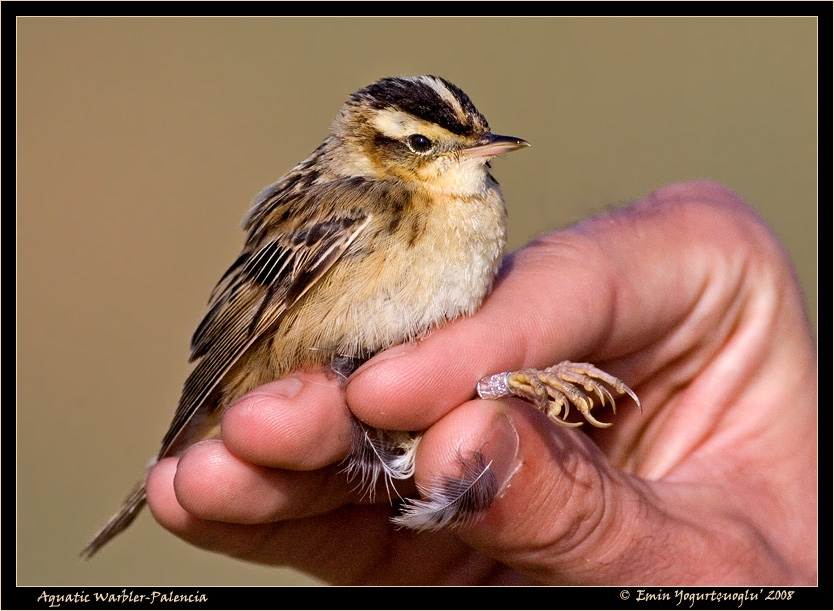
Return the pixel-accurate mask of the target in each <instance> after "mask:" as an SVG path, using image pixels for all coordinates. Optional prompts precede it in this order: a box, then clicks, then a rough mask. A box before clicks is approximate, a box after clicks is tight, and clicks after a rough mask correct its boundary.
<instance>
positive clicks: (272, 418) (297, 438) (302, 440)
mask: <svg viewBox="0 0 834 611" xmlns="http://www.w3.org/2000/svg"><path fill="white" fill-rule="evenodd" d="M349 420H350V413H349V411H348V410H347V408H346V407H345V402H344V396H343V393H342V390H341V388H340V387H339V383H338V381H337V380H336V379H333V378H331V377H328V376H326V375H325V374H323V373H294V374H292V375H291V376H288V377H286V378H284V379H282V380H278V381H277V382H271V383H269V384H265V385H264V386H261V387H259V388H256V389H255V390H253V391H252V392H250V393H248V394H247V395H245V396H244V397H243V398H241V399H240V400H239V401H237V402H236V403H235V404H234V405H232V406H231V407H229V408H228V410H227V411H226V413H225V414H224V416H223V425H222V437H223V442H224V443H225V444H226V447H227V448H228V449H229V451H230V452H231V453H232V454H234V455H235V456H237V457H238V458H240V459H242V460H244V461H247V462H249V463H252V464H254V465H260V466H264V467H280V468H283V469H295V470H310V469H319V468H322V467H325V466H327V465H330V464H333V463H335V462H338V461H339V460H341V459H342V458H344V456H345V455H346V454H347V451H348V448H349V439H350V432H349Z"/></svg>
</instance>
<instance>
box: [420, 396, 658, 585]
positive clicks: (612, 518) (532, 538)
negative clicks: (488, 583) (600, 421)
mask: <svg viewBox="0 0 834 611" xmlns="http://www.w3.org/2000/svg"><path fill="white" fill-rule="evenodd" d="M475 455H478V456H479V458H480V459H481V460H482V462H481V464H482V465H489V468H490V471H491V475H490V477H494V478H495V480H496V488H497V495H496V498H495V500H494V501H493V502H492V503H491V504H490V505H489V507H488V509H487V510H486V511H484V512H483V513H481V514H480V515H479V516H478V517H477V518H476V519H474V520H473V521H471V522H468V523H465V524H463V525H459V526H458V528H457V529H456V532H457V534H458V536H459V537H460V538H461V539H462V540H463V541H464V542H466V543H467V544H469V545H470V546H472V547H473V548H474V549H476V550H478V551H480V552H482V553H484V554H486V555H488V556H490V557H492V558H494V559H496V560H498V561H499V562H501V563H502V564H504V565H507V566H509V567H511V568H513V569H516V570H518V571H519V572H521V573H523V574H525V575H526V576H527V577H529V578H530V579H532V580H535V581H537V582H541V583H549V584H594V583H597V584H612V583H623V584H625V583H648V582H656V581H657V579H658V578H659V577H658V574H657V566H656V559H657V546H658V545H665V543H664V541H665V540H666V537H664V536H660V535H661V533H663V532H665V531H666V530H667V529H669V528H670V525H669V523H668V521H667V520H668V517H667V516H665V515H664V513H663V512H662V511H661V510H660V509H659V506H660V504H659V503H658V501H657V499H656V496H655V494H654V492H653V491H652V489H651V488H650V487H649V485H648V484H647V483H646V482H644V481H643V480H641V479H639V478H637V477H633V476H630V475H627V474H625V473H623V472H621V471H620V470H618V469H616V468H614V467H612V466H611V465H610V462H609V461H608V459H607V458H606V457H605V456H604V455H603V454H602V452H601V451H600V450H599V449H598V448H597V447H596V445H594V443H593V442H592V441H591V440H590V439H589V438H588V437H587V436H586V435H585V434H583V433H582V432H580V431H579V430H576V429H567V428H563V427H559V426H556V425H554V424H553V423H551V422H550V421H549V420H548V419H547V418H546V417H544V416H543V415H542V414H541V413H540V412H538V410H536V409H535V408H534V407H533V406H531V405H529V404H527V403H525V402H523V401H520V400H516V399H509V400H505V401H482V400H473V401H469V402H466V403H464V404H463V405H461V406H460V407H458V408H456V409H454V410H452V411H451V412H449V413H448V414H446V415H445V416H444V417H443V418H441V419H440V420H439V421H438V422H437V423H435V425H434V426H432V427H431V428H430V429H429V430H428V431H426V433H425V435H424V437H423V439H422V440H421V442H420V446H419V451H418V454H417V464H416V471H415V480H416V482H417V485H418V486H419V487H421V488H422V489H423V490H428V491H431V490H433V489H437V484H438V482H440V481H443V479H444V478H450V477H451V478H455V477H460V475H461V463H462V461H466V460H471V457H473V456H475ZM464 470H465V469H464ZM664 553H665V552H664ZM648 559H652V562H651V563H650V562H648V561H647V560H648Z"/></svg>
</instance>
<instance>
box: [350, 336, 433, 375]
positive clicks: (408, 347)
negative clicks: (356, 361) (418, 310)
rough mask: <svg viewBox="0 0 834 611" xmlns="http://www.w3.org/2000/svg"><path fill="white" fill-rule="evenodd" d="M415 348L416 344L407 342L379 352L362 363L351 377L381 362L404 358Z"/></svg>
mask: <svg viewBox="0 0 834 611" xmlns="http://www.w3.org/2000/svg"><path fill="white" fill-rule="evenodd" d="M416 347H417V344H416V343H414V342H409V343H407V344H399V345H397V346H394V347H393V348H389V349H388V350H385V351H384V352H380V353H379V354H377V355H376V356H374V357H373V358H372V359H370V360H369V361H366V362H365V363H363V364H362V366H361V367H359V369H357V370H356V371H354V372H353V375H352V376H351V377H354V376H356V375H357V374H359V373H360V372H362V371H365V370H366V369H368V368H369V367H373V366H374V365H378V364H379V363H381V362H383V361H387V360H389V359H395V358H397V357H400V356H405V355H406V354H409V353H410V352H413V351H414V349H415V348H416Z"/></svg>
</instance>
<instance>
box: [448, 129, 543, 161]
mask: <svg viewBox="0 0 834 611" xmlns="http://www.w3.org/2000/svg"><path fill="white" fill-rule="evenodd" d="M525 146H530V143H529V142H527V141H526V140H522V139H521V138H516V137H514V136H499V135H497V134H487V135H486V136H484V137H483V138H481V139H480V141H478V144H476V145H475V146H470V147H469V148H467V149H463V151H461V154H462V155H463V156H464V157H487V158H489V157H495V156H496V155H502V154H504V153H509V152H510V151H515V150H516V149H520V148H524V147H525Z"/></svg>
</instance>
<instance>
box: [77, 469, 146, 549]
mask: <svg viewBox="0 0 834 611" xmlns="http://www.w3.org/2000/svg"><path fill="white" fill-rule="evenodd" d="M146 502H147V499H146V497H145V478H144V477H143V478H142V479H141V480H140V481H139V482H138V483H137V484H136V486H135V487H134V488H133V490H131V492H130V494H129V495H128V497H127V498H126V499H125V501H124V503H122V506H121V508H120V509H119V511H117V512H116V513H115V514H114V515H113V517H111V518H110V519H109V520H107V524H105V525H104V526H103V527H102V528H101V530H99V531H98V532H97V533H96V534H95V536H94V537H93V538H92V539H91V540H90V542H89V543H87V545H85V546H84V549H82V550H81V553H80V554H79V555H80V556H81V557H82V558H84V559H85V560H88V559H90V558H91V557H92V556H93V554H95V553H96V552H97V551H98V550H100V549H101V548H102V547H104V545H106V544H107V543H108V542H109V541H110V540H111V539H112V538H113V537H115V536H116V535H118V534H119V533H121V532H122V531H123V530H124V529H126V528H127V527H128V526H130V525H131V524H132V523H133V520H135V519H136V516H138V515H139V513H140V512H141V511H142V508H143V507H144V506H145V503H146Z"/></svg>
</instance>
